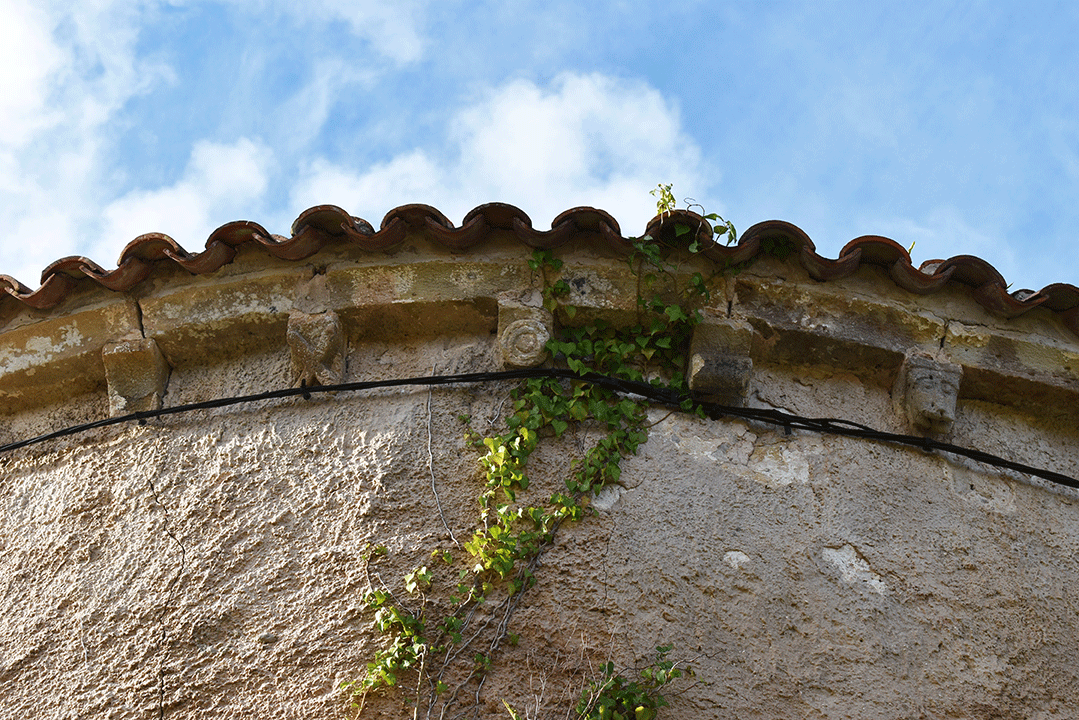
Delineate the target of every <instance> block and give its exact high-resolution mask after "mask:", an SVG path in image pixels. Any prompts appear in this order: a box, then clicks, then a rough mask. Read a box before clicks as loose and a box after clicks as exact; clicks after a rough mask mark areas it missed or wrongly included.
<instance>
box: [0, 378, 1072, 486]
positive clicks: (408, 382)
mask: <svg viewBox="0 0 1079 720" xmlns="http://www.w3.org/2000/svg"><path fill="white" fill-rule="evenodd" d="M530 378H554V379H558V380H579V381H584V382H588V383H591V384H593V385H599V386H601V387H605V388H607V389H609V390H613V391H614V392H618V393H622V394H627V395H638V396H640V397H643V398H646V399H648V400H650V401H652V402H654V403H656V404H659V405H662V406H665V407H668V408H672V409H680V408H681V406H682V403H683V402H684V401H685V400H687V399H689V400H691V401H693V402H694V407H700V408H701V409H703V411H704V413H705V414H706V415H707V416H709V417H711V418H712V419H718V418H721V417H724V416H729V417H738V418H742V419H745V420H755V421H757V422H762V423H767V424H769V425H775V426H778V427H782V428H784V429H785V431H790V430H793V429H796V430H809V431H812V432H819V433H828V434H831V435H841V436H846V437H856V438H862V439H865V440H877V441H880V442H886V443H892V444H895V445H906V446H909V447H916V448H920V449H922V450H925V451H929V450H939V451H941V452H946V453H950V454H952V455H959V456H961V457H966V458H970V459H972V460H977V461H978V462H981V463H984V464H986V465H992V466H995V467H1000V468H1005V469H1008V470H1015V471H1017V472H1021V473H1026V474H1027V475H1033V476H1035V477H1039V478H1042V479H1043V480H1048V481H1050V482H1052V483H1056V484H1058V485H1065V486H1067V487H1071V488H1079V480H1077V479H1075V478H1073V477H1069V476H1067V475H1063V474H1061V473H1057V472H1053V471H1052V470H1045V469H1043V468H1037V467H1032V466H1030V465H1025V464H1023V463H1018V462H1015V461H1012V460H1007V459H1005V458H1002V457H999V456H997V455H992V454H990V453H986V452H982V451H981V450H974V449H971V448H964V447H960V446H958V445H952V444H951V443H946V442H941V441H939V440H933V439H932V438H927V437H922V436H918V435H901V434H898V433H890V432H883V431H881V430H875V429H873V428H871V427H869V426H867V425H861V424H859V423H856V422H852V421H850V420H839V419H832V418H807V417H801V416H798V415H792V414H790V413H786V412H783V411H781V410H770V409H764V408H745V407H735V406H731V405H720V404H718V403H709V402H697V401H695V400H693V399H692V398H691V397H690V396H688V395H685V394H682V393H679V392H677V391H675V390H672V389H670V388H665V387H656V386H655V385H651V384H650V383H647V382H640V381H634V380H625V379H622V378H614V377H608V376H606V375H598V374H595V373H587V374H585V375H580V374H578V373H575V372H573V371H572V370H564V369H559V368H528V369H523V370H503V371H499V372H482V373H459V374H455V375H437V376H431V377H413V378H404V379H395V380H366V381H363V382H350V383H340V384H338V385H307V384H305V383H303V384H301V385H300V387H298V388H285V389H283V390H271V391H269V392H264V393H257V394H254V395H241V396H237V397H230V398H218V399H216V400H206V401H203V402H197V403H188V404H186V405H176V406H173V407H167V408H161V409H160V410H146V411H139V412H134V413H131V414H128V415H121V416H118V417H111V418H105V419H103V420H96V421H94V422H89V423H83V424H81V425H72V426H71V427H67V428H64V429H62V430H56V431H54V432H51V433H46V434H44V435H39V436H37V437H33V438H29V439H26V440H19V441H17V442H12V443H8V444H6V445H0V453H5V452H9V451H11V450H18V449H19V448H24V447H27V446H29V445H36V444H38V443H42V442H46V441H48V440H55V439H56V438H61V437H67V436H69V435H75V434H78V433H82V432H86V431H87V430H93V429H96V428H102V427H108V426H110V425H119V424H121V423H126V422H132V421H137V422H138V423H139V424H145V422H146V421H147V420H150V419H153V418H158V417H164V416H166V415H176V414H179V413H185V412H191V411H193V410H208V409H212V408H221V407H228V406H230V405H239V404H241V403H249V402H258V401H260V400H275V399H278V398H288V397H296V396H301V397H303V398H306V399H310V398H311V396H312V395H315V394H321V393H332V392H356V391H359V390H374V389H378V388H389V387H407V386H430V385H452V384H455V383H476V382H495V381H499V380H526V379H530ZM788 434H789V432H788Z"/></svg>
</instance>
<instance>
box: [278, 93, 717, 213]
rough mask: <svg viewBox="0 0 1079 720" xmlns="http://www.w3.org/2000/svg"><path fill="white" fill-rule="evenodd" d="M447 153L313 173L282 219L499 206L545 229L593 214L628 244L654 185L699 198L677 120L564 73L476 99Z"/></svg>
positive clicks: (663, 108) (666, 107)
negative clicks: (592, 210) (419, 205)
mask: <svg viewBox="0 0 1079 720" xmlns="http://www.w3.org/2000/svg"><path fill="white" fill-rule="evenodd" d="M447 134H448V136H449V143H448V145H449V150H448V152H444V153H434V152H431V151H428V150H424V149H414V150H411V151H408V152H406V153H403V154H401V155H399V156H397V157H395V158H393V159H391V160H390V161H388V162H386V163H383V164H380V165H377V166H375V167H372V168H370V169H366V170H364V169H356V168H350V167H345V166H342V165H339V164H334V163H332V162H330V161H328V160H325V159H322V160H317V161H314V162H311V163H309V164H308V165H307V167H306V169H305V172H304V173H302V175H301V178H300V180H299V181H298V182H297V184H296V186H295V187H294V189H293V193H292V208H291V209H292V211H293V212H294V213H298V212H300V211H301V210H303V209H304V208H306V207H309V206H312V205H319V204H324V203H333V204H338V205H340V206H341V207H343V208H345V209H346V210H348V211H349V212H351V213H353V214H356V215H360V216H363V217H366V218H367V219H369V220H371V221H372V222H373V223H375V224H376V225H377V223H378V222H379V220H381V217H382V215H383V214H384V213H385V212H386V211H388V210H389V209H391V208H393V207H396V206H398V205H401V204H404V203H409V202H423V203H427V204H429V205H434V206H435V207H437V208H438V209H439V210H441V211H442V212H444V213H445V214H446V215H447V216H449V217H450V219H451V220H453V221H454V222H460V220H461V218H462V217H463V216H464V214H465V213H467V212H468V211H469V210H471V209H472V208H473V207H475V206H476V205H479V204H482V203H485V202H493V201H500V202H508V203H512V204H514V205H517V206H518V207H520V208H521V209H522V210H524V211H525V212H526V213H528V215H529V217H531V218H532V220H533V224H534V225H535V226H536V227H537V228H542V229H546V228H548V227H550V222H551V220H553V219H554V217H555V216H556V215H558V214H559V213H560V212H562V211H563V210H566V209H568V208H570V207H574V206H577V205H592V206H595V207H599V208H602V209H604V210H607V211H608V212H610V213H611V214H612V215H614V217H615V218H616V219H617V220H618V221H619V223H620V225H622V229H623V232H624V233H626V234H634V233H638V232H640V231H641V230H643V228H644V224H645V222H647V220H648V219H649V218H651V217H652V216H653V215H654V214H655V212H654V211H655V206H654V204H653V203H652V199H651V197H650V196H649V195H648V191H649V190H650V189H651V188H653V187H655V185H656V183H658V182H672V183H674V185H675V189H676V190H681V191H691V190H704V189H706V188H703V177H704V173H703V171H702V167H701V165H702V160H701V157H700V150H699V149H698V147H697V145H696V144H695V143H694V142H693V140H692V139H691V138H689V137H688V136H687V135H686V134H685V133H684V131H683V130H682V127H681V122H680V119H679V116H678V111H677V109H676V108H675V107H673V106H672V105H671V104H670V103H668V102H667V101H666V100H665V99H664V98H663V97H662V95H660V93H659V92H657V91H656V90H655V89H653V88H651V87H649V86H648V85H646V84H644V83H640V82H629V81H624V80H618V79H615V78H611V77H607V76H604V75H598V74H591V75H578V74H565V75H562V76H560V77H558V78H556V79H555V80H554V81H553V82H552V83H551V85H550V86H549V87H540V86H537V85H536V84H534V83H532V82H528V81H524V80H518V81H514V82H511V83H508V84H506V85H504V86H502V87H499V88H496V89H494V90H491V91H489V92H486V93H484V94H482V95H481V96H480V97H478V98H477V99H476V100H475V101H474V102H472V103H470V104H469V105H467V106H466V107H464V108H463V109H461V110H460V111H458V112H457V113H456V114H455V115H454V116H453V117H452V118H451V119H450V120H449V122H448V129H447Z"/></svg>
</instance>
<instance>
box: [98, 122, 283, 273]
mask: <svg viewBox="0 0 1079 720" xmlns="http://www.w3.org/2000/svg"><path fill="white" fill-rule="evenodd" d="M272 162H273V156H272V153H271V152H270V151H269V150H268V149H266V148H265V147H262V146H260V145H257V144H255V143H254V142H252V141H251V140H248V139H246V138H242V139H240V140H239V141H237V142H235V143H232V144H230V145H222V144H218V143H211V142H205V141H204V142H199V143H196V145H195V148H194V150H193V151H192V153H191V159H190V161H189V162H188V165H187V169H186V170H185V171H184V174H183V176H182V177H181V178H180V180H179V181H177V182H176V183H175V184H173V185H171V186H169V187H164V188H159V189H157V190H149V191H147V190H138V191H133V192H130V193H128V194H126V195H124V196H123V197H121V198H119V199H117V200H115V201H114V202H112V203H110V204H109V205H108V207H106V208H105V211H104V220H105V223H104V231H103V232H102V235H101V240H100V241H99V242H98V244H97V245H98V246H100V247H101V251H102V252H105V251H108V250H113V251H118V250H119V249H120V248H122V247H123V246H124V245H125V244H126V243H128V242H130V241H131V240H133V239H134V238H136V237H137V236H139V235H142V234H144V233H148V232H163V233H165V234H166V235H169V236H170V237H172V238H173V239H174V240H176V241H177V242H179V243H180V244H181V245H183V246H184V247H185V248H186V249H188V250H191V251H198V250H200V249H201V248H202V244H203V242H205V240H206V238H207V237H208V236H209V234H210V233H211V232H212V231H213V230H214V229H215V228H217V227H219V226H220V225H223V224H225V223H226V222H229V221H232V220H242V219H252V218H244V217H242V216H243V211H244V208H246V207H248V206H250V204H251V203H253V202H254V201H256V200H258V199H259V198H260V197H261V196H262V194H263V193H264V192H265V191H266V187H267V183H268V180H269V172H270V167H271V165H272ZM95 259H96V260H98V262H101V263H102V264H104V263H103V262H102V260H101V259H100V258H95Z"/></svg>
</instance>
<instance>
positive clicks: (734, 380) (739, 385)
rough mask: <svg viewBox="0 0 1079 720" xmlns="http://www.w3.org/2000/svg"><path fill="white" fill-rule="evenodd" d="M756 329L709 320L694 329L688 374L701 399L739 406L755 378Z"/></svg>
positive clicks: (692, 390)
mask: <svg viewBox="0 0 1079 720" xmlns="http://www.w3.org/2000/svg"><path fill="white" fill-rule="evenodd" d="M752 341H753V330H752V328H750V327H749V326H748V325H745V324H743V323H739V322H735V321H728V322H708V321H705V322H704V323H702V324H700V325H698V326H697V327H696V328H694V330H693V340H692V342H691V343H690V349H689V366H688V367H687V368H686V377H687V379H688V381H689V389H690V391H691V392H692V393H693V394H694V395H695V396H697V397H699V398H700V399H702V400H708V401H710V402H716V403H720V404H722V405H731V406H740V405H742V404H743V403H744V402H745V398H746V394H747V393H748V392H749V382H750V380H751V379H752V377H753V358H752V357H751V356H750V352H751V349H752Z"/></svg>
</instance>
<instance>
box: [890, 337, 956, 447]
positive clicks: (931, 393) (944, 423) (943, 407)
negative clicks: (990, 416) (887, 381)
mask: <svg viewBox="0 0 1079 720" xmlns="http://www.w3.org/2000/svg"><path fill="white" fill-rule="evenodd" d="M962 377H963V368H962V366H961V365H955V364H952V363H949V362H942V361H940V360H937V359H936V358H934V357H932V356H930V355H928V354H925V353H919V352H908V353H907V356H906V359H905V360H904V361H903V365H902V367H901V368H900V370H899V377H898V379H897V380H896V388H895V392H894V393H893V396H894V397H895V398H896V400H897V401H898V403H899V404H900V408H901V411H902V412H904V413H905V414H906V416H907V420H908V421H909V422H910V426H911V427H912V428H913V429H914V430H915V431H917V432H921V433H926V434H931V435H944V434H946V433H948V432H950V431H951V429H952V423H953V422H955V404H956V400H957V399H958V397H959V381H960V380H961V379H962Z"/></svg>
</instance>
